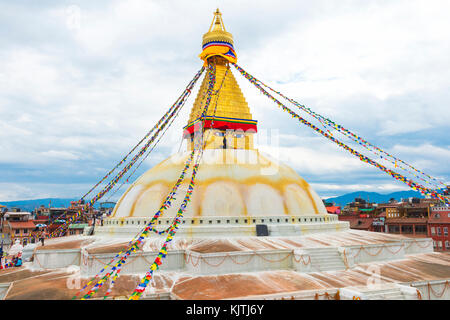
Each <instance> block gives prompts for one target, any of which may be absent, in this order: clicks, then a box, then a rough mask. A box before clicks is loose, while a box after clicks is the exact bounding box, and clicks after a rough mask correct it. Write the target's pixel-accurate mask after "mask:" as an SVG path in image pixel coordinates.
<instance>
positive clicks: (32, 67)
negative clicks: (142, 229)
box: [0, 0, 450, 201]
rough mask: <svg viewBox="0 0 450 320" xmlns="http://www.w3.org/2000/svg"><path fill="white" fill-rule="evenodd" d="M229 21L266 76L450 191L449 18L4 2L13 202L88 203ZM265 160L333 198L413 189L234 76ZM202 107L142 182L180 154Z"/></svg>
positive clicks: (383, 4)
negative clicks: (273, 137) (267, 135)
mask: <svg viewBox="0 0 450 320" xmlns="http://www.w3.org/2000/svg"><path fill="white" fill-rule="evenodd" d="M216 7H219V8H220V9H221V11H222V13H223V19H224V22H225V25H226V27H227V30H228V31H230V32H231V33H233V36H234V40H235V49H236V51H237V54H238V59H239V60H238V63H239V64H240V65H241V66H242V67H244V69H246V70H247V71H249V72H250V73H252V74H253V75H254V76H256V77H258V78H260V79H261V80H263V81H265V82H266V83H268V84H270V85H272V86H274V87H275V88H276V89H279V90H280V91H282V92H284V93H285V94H287V95H288V96H290V97H292V98H294V99H296V100H297V101H299V102H301V103H303V104H306V105H308V106H309V107H311V108H312V109H313V110H315V111H316V112H318V113H321V114H323V115H324V116H327V117H329V118H331V119H333V120H334V121H335V122H337V123H340V124H342V125H343V126H345V127H346V128H348V129H351V130H353V131H354V132H356V133H358V134H359V135H361V136H362V137H364V138H366V139H367V140H369V141H371V142H372V143H374V144H376V145H378V146H380V147H382V148H383V149H385V150H387V151H388V152H390V153H391V154H394V155H396V156H398V157H399V158H401V159H403V160H405V161H407V162H409V163H411V164H413V165H414V166H417V167H418V168H420V169H422V170H423V171H425V172H427V173H429V174H431V175H433V176H435V177H438V178H440V179H442V180H443V181H449V179H450V178H449V177H450V170H449V167H448V163H449V160H450V148H449V145H450V138H449V134H448V133H449V122H450V112H449V110H450V90H449V89H450V59H449V57H450V31H449V30H450V19H448V12H450V2H449V1H447V0H442V1H439V0H432V1H427V0H423V1H419V0H406V1H402V0H389V1H382V0H379V1H369V0H360V1H350V0H345V1H344V0H339V1H338V0H335V1H332V0H327V1H298V0H295V1H263V0H258V1H242V0H239V1H233V0H231V1H225V0H222V1H217V0H216V1H211V0H207V1H206V0H205V1H201V0H196V1H170V0H167V1H163V0H155V1H150V0H130V1H117V0H116V1H114V0H113V1H111V0H108V1H106V0H105V1H39V2H37V1H20V0H17V1H6V0H1V1H0V39H1V42H0V114H1V117H0V201H8V200H18V199H31V198H41V197H78V196H81V195H82V194H83V193H84V192H85V191H87V190H88V189H89V188H90V187H91V186H92V185H93V184H94V183H95V182H96V181H97V180H98V179H99V178H101V177H102V176H103V175H104V173H105V172H107V171H108V170H109V169H110V168H111V167H113V166H114V165H115V164H116V163H117V161H118V160H120V159H121V157H123V156H124V155H125V154H126V153H127V152H128V150H130V149H131V147H132V146H133V145H134V144H135V143H136V142H137V141H138V140H139V139H140V138H141V137H142V136H143V135H144V134H145V133H146V132H147V131H148V129H149V128H151V127H152V126H153V125H154V123H155V122H156V121H157V119H159V117H160V116H161V115H162V114H163V113H164V112H165V110H167V108H168V107H169V106H170V105H171V104H172V103H173V102H174V101H175V99H176V98H177V97H178V96H179V95H180V93H181V91H182V90H183V88H184V87H185V86H186V84H187V83H188V82H189V80H190V79H191V78H192V77H193V75H194V74H195V72H197V70H198V69H199V68H200V66H201V61H200V60H199V59H198V54H199V53H200V51H201V37H202V35H203V33H205V32H206V31H207V29H208V28H209V25H210V23H211V19H212V12H213V11H214V10H215V9H216ZM234 74H235V77H236V78H237V79H238V82H239V84H240V86H241V88H242V90H243V92H244V95H245V96H246V99H247V101H248V103H249V105H250V108H251V110H252V113H253V117H254V119H257V120H258V121H259V129H260V130H262V131H263V130H266V132H272V133H275V134H277V135H278V136H279V141H280V145H279V146H273V145H264V143H261V145H260V148H261V149H262V150H263V151H265V152H267V153H272V154H273V155H275V156H276V157H277V158H279V159H280V160H281V161H283V162H285V163H286V164H288V165H290V166H292V167H293V168H294V169H295V170H296V171H297V172H298V173H299V174H300V175H301V176H302V177H304V178H305V179H306V180H307V181H308V182H309V183H311V184H312V185H313V186H314V188H315V189H316V190H317V191H318V193H319V194H320V195H321V196H324V197H326V196H332V195H339V194H343V193H346V192H350V191H357V190H366V191H378V192H382V193H383V192H385V193H386V192H390V191H397V190H405V189H407V187H406V188H405V185H403V184H402V183H400V182H397V181H395V180H393V179H392V178H390V177H389V176H386V175H385V174H383V173H382V172H381V171H379V170H377V169H375V168H373V167H371V166H369V165H367V164H364V163H362V162H360V161H359V160H358V159H356V158H354V157H353V156H352V155H350V154H348V153H346V152H345V151H343V150H342V149H340V148H339V147H337V146H336V145H334V144H333V143H332V142H330V141H328V140H326V139H324V138H323V137H321V136H319V135H317V134H316V133H314V132H313V131H312V130H310V129H309V128H307V127H301V126H300V125H299V124H298V123H297V122H295V121H293V120H292V119H291V118H290V117H289V116H288V115H287V114H283V113H281V112H280V111H279V110H278V108H277V107H276V106H275V105H274V104H273V103H272V102H270V101H269V100H267V99H266V98H264V97H263V96H262V95H261V94H259V93H258V91H257V90H256V89H255V88H254V87H252V86H251V85H250V84H249V83H247V82H246V80H245V79H243V78H242V77H240V76H239V75H238V74H237V72H234ZM192 102H193V99H192V98H191V100H190V101H189V103H188V105H187V106H186V108H185V109H184V110H183V111H182V113H181V114H180V116H179V117H178V119H177V120H176V121H175V123H174V125H173V127H172V128H171V131H170V132H168V133H167V134H166V136H165V137H164V139H163V140H161V142H160V145H159V148H157V149H155V151H154V152H153V153H152V155H151V156H150V157H149V158H148V159H147V160H146V162H145V163H144V164H143V165H142V166H141V168H139V170H138V171H137V173H136V176H139V175H140V174H141V173H143V172H144V171H145V170H147V169H148V168H150V167H151V166H153V165H154V164H156V163H158V162H159V161H161V160H162V159H164V158H166V157H167V156H168V155H170V154H171V153H174V152H177V151H178V149H179V148H180V144H181V142H182V141H181V128H182V126H183V125H185V124H186V121H187V118H188V113H189V109H190V107H191V105H192Z"/></svg>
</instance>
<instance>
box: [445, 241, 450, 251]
mask: <svg viewBox="0 0 450 320" xmlns="http://www.w3.org/2000/svg"><path fill="white" fill-rule="evenodd" d="M445 249H446V250H448V249H450V241H448V240H446V241H445Z"/></svg>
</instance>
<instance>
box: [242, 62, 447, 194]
mask: <svg viewBox="0 0 450 320" xmlns="http://www.w3.org/2000/svg"><path fill="white" fill-rule="evenodd" d="M233 65H234V66H235V67H236V68H237V69H238V70H239V72H241V73H242V74H243V75H244V77H246V75H248V76H249V77H251V78H252V79H253V80H254V81H256V82H258V83H259V84H261V85H262V86H264V87H266V88H267V89H269V90H271V91H272V92H274V93H276V94H278V95H280V96H281V97H283V98H284V99H286V100H288V101H289V102H291V103H292V104H294V105H296V106H297V107H298V108H299V109H301V110H303V111H305V112H306V113H308V114H309V115H311V116H313V117H314V118H315V119H317V120H318V121H319V122H320V123H322V125H323V126H324V127H325V125H327V126H329V127H330V128H332V129H334V130H336V131H338V132H340V133H342V134H344V135H346V136H347V137H349V138H351V139H352V140H353V141H355V142H356V143H358V144H360V145H361V146H363V147H365V148H366V149H367V150H369V151H371V152H374V153H375V154H377V155H379V156H380V157H381V158H383V159H385V160H387V161H390V162H391V163H392V164H394V166H395V167H399V168H401V169H403V170H405V171H408V172H409V173H411V174H412V175H414V176H415V177H417V178H418V179H420V180H422V181H424V182H427V183H429V184H433V185H435V186H438V185H442V186H443V187H441V188H438V189H444V188H446V185H445V184H444V183H443V182H441V181H439V180H438V179H436V178H434V177H432V176H430V175H428V174H426V173H425V172H423V171H421V170H419V169H417V168H415V167H413V166H412V165H410V164H408V163H406V162H405V161H403V160H401V159H399V158H397V157H395V156H393V155H391V154H389V153H388V152H386V151H385V150H383V149H381V148H379V147H377V146H375V145H373V144H372V143H370V142H368V141H367V140H365V139H363V138H362V137H360V136H358V135H357V134H355V133H353V132H351V131H350V130H348V129H346V128H344V127H343V126H341V125H339V124H336V123H335V122H334V121H332V120H330V119H328V118H325V117H324V116H322V115H320V114H318V113H316V112H314V111H313V110H311V109H310V108H308V107H306V106H304V105H302V104H300V103H298V102H297V101H295V100H293V99H291V98H288V97H286V96H285V95H284V94H282V93H281V92H279V91H277V90H275V89H273V88H271V87H270V86H268V85H267V84H265V83H263V82H262V81H261V80H259V79H256V78H255V77H253V76H252V75H250V74H249V73H247V72H246V71H244V70H243V69H242V68H241V67H239V66H238V65H237V64H235V63H233ZM245 74H246V75H245ZM326 130H327V131H328V133H329V134H330V135H332V134H331V132H330V131H329V130H328V129H326ZM371 148H373V149H374V150H372V149H371ZM377 151H378V152H380V153H382V154H384V155H385V156H384V157H383V156H382V155H381V154H378V153H377ZM386 156H387V157H386ZM389 158H391V159H392V160H390V159H389ZM398 162H400V163H403V164H404V165H406V166H407V167H409V168H411V169H412V170H413V171H415V172H417V173H420V174H422V175H424V176H425V177H427V178H429V179H431V181H430V180H426V179H424V178H422V177H421V176H420V175H416V174H415V173H413V172H411V171H409V170H408V169H407V168H404V167H402V166H401V165H400V164H398Z"/></svg>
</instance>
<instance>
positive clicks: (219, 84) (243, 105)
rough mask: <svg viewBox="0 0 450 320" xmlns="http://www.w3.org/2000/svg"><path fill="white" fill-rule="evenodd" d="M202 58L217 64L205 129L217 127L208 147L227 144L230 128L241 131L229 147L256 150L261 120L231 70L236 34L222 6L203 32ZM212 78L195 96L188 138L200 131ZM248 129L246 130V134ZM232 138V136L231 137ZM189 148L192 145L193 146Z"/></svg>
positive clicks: (234, 56)
mask: <svg viewBox="0 0 450 320" xmlns="http://www.w3.org/2000/svg"><path fill="white" fill-rule="evenodd" d="M200 58H201V59H202V60H204V61H205V64H206V63H209V64H213V65H214V66H215V84H214V88H213V95H212V98H211V102H210V104H209V106H208V109H207V112H206V119H204V120H205V122H204V128H203V130H209V129H213V132H214V134H212V135H209V136H210V138H208V141H207V146H206V147H207V148H220V146H223V145H224V144H223V140H224V139H225V138H227V137H225V138H224V135H228V133H226V132H227V130H228V132H229V130H232V131H233V130H234V131H240V132H241V133H233V134H232V136H233V138H232V141H230V143H229V144H227V148H238V149H252V148H253V137H252V136H253V133H255V132H256V130H257V121H256V120H253V119H252V114H251V113H250V108H249V107H248V104H247V101H245V98H244V95H243V94H242V91H241V89H240V88H239V85H238V83H237V81H236V79H235V78H234V76H233V73H232V72H231V70H230V65H229V62H236V53H235V52H234V48H233V36H232V35H231V33H229V32H227V31H226V29H225V25H224V23H223V20H222V14H221V13H220V11H219V9H217V10H216V11H215V12H214V18H213V20H212V22H211V25H210V27H209V30H208V32H207V33H205V34H204V35H203V52H202V53H201V54H200ZM207 86H208V77H207V76H205V78H204V79H203V82H202V84H201V86H200V90H199V92H198V94H197V98H196V99H195V102H194V105H193V107H192V110H191V114H190V116H189V121H188V124H187V126H186V127H185V128H184V129H185V131H184V134H185V137H188V136H192V134H193V132H195V131H197V130H198V129H196V128H198V126H197V123H199V120H200V119H199V118H200V116H201V114H202V111H203V109H204V108H205V103H206V99H205V96H206V92H207ZM244 132H245V133H244ZM227 139H228V138H227ZM189 148H192V146H191V145H189Z"/></svg>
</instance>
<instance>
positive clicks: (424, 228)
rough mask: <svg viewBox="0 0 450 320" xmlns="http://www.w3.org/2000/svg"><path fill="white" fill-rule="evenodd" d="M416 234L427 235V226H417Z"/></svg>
mask: <svg viewBox="0 0 450 320" xmlns="http://www.w3.org/2000/svg"><path fill="white" fill-rule="evenodd" d="M416 233H427V226H420V225H419V226H416Z"/></svg>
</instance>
